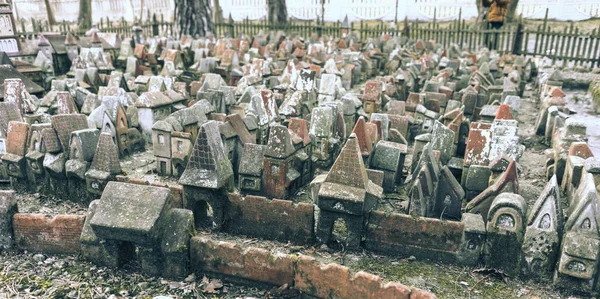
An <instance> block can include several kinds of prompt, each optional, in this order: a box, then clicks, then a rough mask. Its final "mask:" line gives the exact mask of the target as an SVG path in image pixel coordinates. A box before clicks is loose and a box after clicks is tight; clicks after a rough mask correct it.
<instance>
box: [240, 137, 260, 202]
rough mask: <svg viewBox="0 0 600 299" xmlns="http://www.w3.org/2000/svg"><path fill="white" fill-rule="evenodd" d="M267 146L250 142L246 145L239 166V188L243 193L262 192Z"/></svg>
mask: <svg viewBox="0 0 600 299" xmlns="http://www.w3.org/2000/svg"><path fill="white" fill-rule="evenodd" d="M266 148H267V146H266V145H262V144H254V143H248V144H246V145H245V146H244V151H243V153H242V154H241V159H240V163H239V168H238V170H237V171H238V188H239V189H240V192H241V193H242V194H257V195H259V194H261V190H262V172H263V165H264V164H263V160H264V156H265V150H266Z"/></svg>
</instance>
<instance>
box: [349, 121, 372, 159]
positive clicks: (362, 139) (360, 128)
mask: <svg viewBox="0 0 600 299" xmlns="http://www.w3.org/2000/svg"><path fill="white" fill-rule="evenodd" d="M352 133H353V134H354V135H356V139H357V141H358V146H359V148H360V152H361V153H362V154H363V155H369V154H371V152H372V151H373V143H372V141H371V138H370V136H369V134H367V131H366V128H365V119H364V117H362V116H361V117H359V118H358V120H357V121H356V124H355V125H354V129H353V130H352Z"/></svg>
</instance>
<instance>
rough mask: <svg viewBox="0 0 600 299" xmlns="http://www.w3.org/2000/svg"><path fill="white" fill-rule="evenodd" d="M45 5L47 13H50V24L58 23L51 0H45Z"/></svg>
mask: <svg viewBox="0 0 600 299" xmlns="http://www.w3.org/2000/svg"><path fill="white" fill-rule="evenodd" d="M44 5H46V14H47V15H48V24H50V25H56V18H54V11H52V6H50V0H44Z"/></svg>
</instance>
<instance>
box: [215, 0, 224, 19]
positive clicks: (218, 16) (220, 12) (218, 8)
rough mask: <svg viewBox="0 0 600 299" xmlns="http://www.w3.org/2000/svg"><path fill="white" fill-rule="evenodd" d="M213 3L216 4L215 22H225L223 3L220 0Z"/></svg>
mask: <svg viewBox="0 0 600 299" xmlns="http://www.w3.org/2000/svg"><path fill="white" fill-rule="evenodd" d="M213 4H214V8H215V13H214V19H213V24H223V23H225V22H224V21H223V9H222V8H221V4H219V0H215V2H214V3H213Z"/></svg>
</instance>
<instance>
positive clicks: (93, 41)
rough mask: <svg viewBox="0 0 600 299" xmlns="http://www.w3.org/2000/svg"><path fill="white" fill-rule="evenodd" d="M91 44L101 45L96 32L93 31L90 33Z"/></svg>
mask: <svg viewBox="0 0 600 299" xmlns="http://www.w3.org/2000/svg"><path fill="white" fill-rule="evenodd" d="M91 42H92V44H102V40H100V37H99V36H98V32H96V31H94V32H92V41H91Z"/></svg>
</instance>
